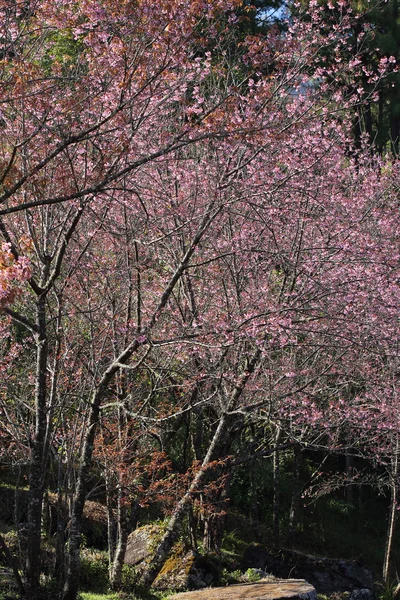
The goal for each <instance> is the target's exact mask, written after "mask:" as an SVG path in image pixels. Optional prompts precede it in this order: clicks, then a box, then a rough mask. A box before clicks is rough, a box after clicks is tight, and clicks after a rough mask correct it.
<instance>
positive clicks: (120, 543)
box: [110, 490, 139, 591]
mask: <svg viewBox="0 0 400 600" xmlns="http://www.w3.org/2000/svg"><path fill="white" fill-rule="evenodd" d="M130 510H131V514H130V516H129V509H128V507H127V506H126V504H125V502H124V499H123V498H122V493H121V490H120V491H119V497H118V532H117V547H116V549H115V554H114V562H113V565H112V570H111V578H110V583H111V589H113V590H114V591H118V590H120V589H121V587H122V568H123V566H124V561H125V554H126V547H127V544H128V537H129V533H130V532H131V531H132V530H133V529H136V525H137V521H138V514H139V504H138V503H137V502H133V503H132V506H131V508H130Z"/></svg>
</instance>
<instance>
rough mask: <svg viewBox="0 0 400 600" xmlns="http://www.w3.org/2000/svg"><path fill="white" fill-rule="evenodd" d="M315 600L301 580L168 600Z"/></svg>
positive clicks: (244, 585)
mask: <svg viewBox="0 0 400 600" xmlns="http://www.w3.org/2000/svg"><path fill="white" fill-rule="evenodd" d="M289 599H290V600H316V599H317V593H316V591H315V589H314V588H313V587H312V586H311V585H310V584H309V583H307V581H304V580H303V579H285V580H274V581H269V580H261V581H258V582H257V583H241V584H238V585H229V586H226V587H223V588H213V589H206V590H201V591H195V592H184V593H181V594H174V595H172V596H170V597H169V599H168V600H289Z"/></svg>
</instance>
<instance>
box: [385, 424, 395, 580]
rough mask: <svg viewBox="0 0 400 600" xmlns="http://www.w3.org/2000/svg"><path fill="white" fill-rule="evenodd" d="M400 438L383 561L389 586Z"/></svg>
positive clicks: (392, 476)
mask: <svg viewBox="0 0 400 600" xmlns="http://www.w3.org/2000/svg"><path fill="white" fill-rule="evenodd" d="M398 452H399V438H398V436H397V438H396V451H395V455H394V457H393V460H392V470H391V473H390V509H389V522H388V528H387V533H386V543H385V557H384V560H383V570H382V579H383V582H384V583H385V584H386V585H388V584H389V579H390V563H391V558H392V550H393V537H394V532H395V529H396V520H397V495H398V481H397V479H398V474H399V456H398Z"/></svg>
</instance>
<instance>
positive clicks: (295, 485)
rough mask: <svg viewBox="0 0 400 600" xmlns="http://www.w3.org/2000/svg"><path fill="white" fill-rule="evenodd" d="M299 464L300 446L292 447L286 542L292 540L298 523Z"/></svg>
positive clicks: (299, 494) (299, 497)
mask: <svg viewBox="0 0 400 600" xmlns="http://www.w3.org/2000/svg"><path fill="white" fill-rule="evenodd" d="M300 463H301V448H300V446H297V445H296V446H294V447H293V478H292V497H291V502H290V511H289V532H288V540H292V539H293V537H294V534H295V531H296V526H297V524H298V521H299V512H300V499H301V483H300Z"/></svg>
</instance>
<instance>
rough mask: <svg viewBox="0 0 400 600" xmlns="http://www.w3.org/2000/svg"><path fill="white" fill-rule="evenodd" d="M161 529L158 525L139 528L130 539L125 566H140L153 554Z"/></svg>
mask: <svg viewBox="0 0 400 600" xmlns="http://www.w3.org/2000/svg"><path fill="white" fill-rule="evenodd" d="M160 532H161V529H160V527H157V526H156V525H143V527H138V528H137V529H135V531H132V533H131V534H130V535H129V537H128V543H127V546H126V553H125V564H127V565H138V564H139V563H141V562H142V561H143V560H145V559H146V558H148V557H149V556H150V555H151V553H152V548H153V547H154V543H155V540H156V539H157V538H158V537H159V536H160Z"/></svg>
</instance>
